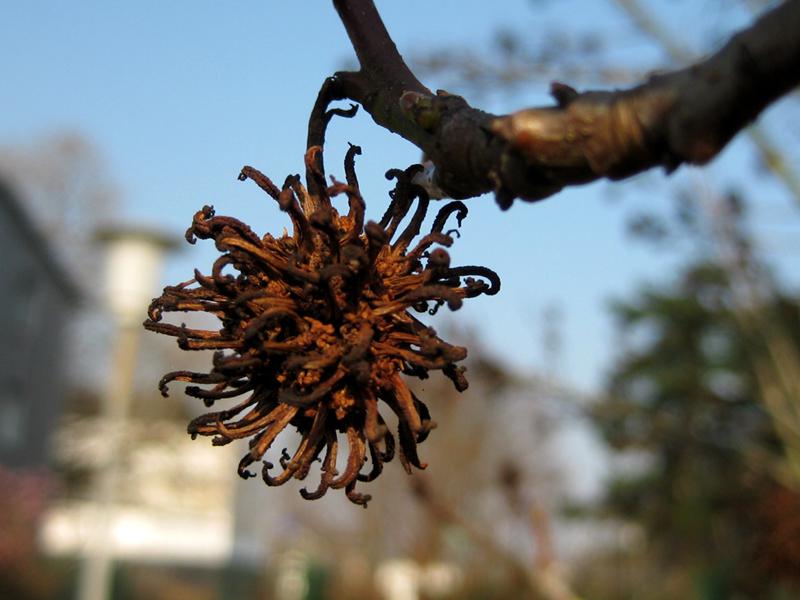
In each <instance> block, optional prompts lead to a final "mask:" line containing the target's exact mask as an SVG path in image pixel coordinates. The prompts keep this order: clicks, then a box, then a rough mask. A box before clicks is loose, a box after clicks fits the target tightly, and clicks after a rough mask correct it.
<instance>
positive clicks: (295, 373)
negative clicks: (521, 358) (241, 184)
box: [144, 146, 500, 505]
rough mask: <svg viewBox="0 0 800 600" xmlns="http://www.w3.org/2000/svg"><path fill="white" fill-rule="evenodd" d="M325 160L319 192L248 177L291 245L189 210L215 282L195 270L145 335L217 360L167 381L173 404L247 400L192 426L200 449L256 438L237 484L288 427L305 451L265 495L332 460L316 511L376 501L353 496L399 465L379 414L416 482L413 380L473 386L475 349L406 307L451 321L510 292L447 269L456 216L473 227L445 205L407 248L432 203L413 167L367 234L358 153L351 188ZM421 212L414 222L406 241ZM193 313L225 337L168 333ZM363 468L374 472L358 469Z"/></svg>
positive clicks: (250, 172)
mask: <svg viewBox="0 0 800 600" xmlns="http://www.w3.org/2000/svg"><path fill="white" fill-rule="evenodd" d="M320 151H321V150H320V148H319V147H313V148H311V149H310V150H309V151H308V153H307V154H306V166H307V168H308V173H309V177H310V178H311V179H313V180H314V181H313V182H309V189H313V190H316V193H314V194H310V193H309V191H308V189H306V187H304V186H303V185H302V184H301V183H300V178H299V177H298V176H290V177H288V178H287V179H286V181H285V183H284V185H283V187H282V188H281V189H278V187H277V186H275V185H274V184H273V183H272V182H271V181H270V180H269V179H268V178H267V177H266V176H264V175H263V174H261V173H260V172H258V171H256V170H255V169H253V168H251V167H245V168H244V169H242V173H241V175H240V177H239V178H240V179H242V180H244V179H248V178H249V179H252V180H254V181H255V182H256V183H257V184H258V185H259V186H260V187H261V188H262V189H263V190H264V191H265V192H267V193H268V194H269V195H270V196H271V197H272V198H274V199H275V200H276V201H277V202H278V203H279V205H280V207H281V209H282V210H284V211H285V212H287V213H288V215H289V217H290V219H291V221H292V225H293V232H292V234H291V235H289V234H285V235H283V236H282V237H280V238H274V237H272V236H271V235H269V234H267V235H264V237H262V238H260V237H258V236H257V235H256V234H255V233H253V231H252V230H251V229H250V228H249V227H248V226H247V225H245V224H244V223H242V222H241V221H238V220H237V219H234V218H232V217H223V216H217V215H216V214H215V213H214V210H213V208H212V207H209V206H205V207H203V209H202V210H201V211H199V212H198V213H197V214H195V216H194V220H193V222H192V226H191V227H190V228H189V229H188V231H187V232H186V238H187V240H188V241H189V242H190V243H194V242H195V240H196V238H200V239H212V240H214V242H215V244H216V247H217V249H218V250H219V251H220V252H222V255H221V256H220V257H219V258H218V259H217V260H216V262H215V263H214V265H213V267H212V269H211V274H210V275H203V274H201V273H200V272H199V271H197V270H195V273H194V275H195V276H194V278H193V279H191V280H189V281H186V282H184V283H181V284H178V285H176V286H168V287H166V288H164V292H163V294H162V295H161V296H160V297H158V298H156V299H154V300H153V302H152V304H151V305H150V309H149V314H148V316H149V318H148V319H147V320H146V321H145V323H144V326H145V327H146V328H147V329H149V330H151V331H155V332H158V333H163V334H166V335H171V336H174V337H176V338H177V340H178V345H179V346H180V347H181V348H183V349H185V350H202V349H214V350H216V352H215V353H214V359H213V367H212V369H211V370H210V372H208V373H195V372H189V371H175V372H172V373H168V374H167V375H165V376H164V377H163V378H162V379H161V382H160V384H159V387H160V389H161V391H162V393H163V394H164V395H167V385H168V383H170V382H171V381H183V382H189V383H192V384H194V385H189V386H187V387H186V390H185V391H186V393H187V394H188V395H189V396H193V397H196V398H200V399H202V400H203V401H204V402H205V404H206V405H207V406H209V407H210V406H212V405H214V403H215V402H217V401H219V400H229V399H238V401H236V400H234V401H235V402H236V403H235V404H234V406H232V407H231V408H227V409H224V410H219V411H213V412H209V413H207V414H204V415H202V416H200V417H198V418H196V419H194V420H193V421H191V423H189V427H188V430H189V433H190V434H191V435H192V436H193V437H195V436H197V435H203V436H212V437H213V439H212V443H213V444H214V445H224V444H228V443H230V442H232V441H233V440H236V439H242V438H248V439H249V445H250V450H249V452H248V453H247V454H246V455H245V456H244V457H243V458H242V460H241V461H240V463H239V469H238V471H239V475H241V476H242V477H244V478H247V477H251V476H254V474H253V473H251V472H250V471H249V470H248V468H249V467H250V466H251V465H252V464H253V463H255V462H257V461H259V460H262V459H263V457H264V455H265V453H266V452H267V450H268V449H269V448H270V446H271V445H272V443H273V442H274V440H275V438H276V437H277V436H278V434H279V433H280V432H281V431H283V430H284V429H285V428H286V427H288V426H289V425H291V426H293V427H294V428H296V429H297V431H298V432H299V433H300V436H301V441H300V443H299V445H298V447H297V448H296V449H295V451H294V453H293V454H289V453H288V452H287V451H286V449H284V450H283V452H282V455H281V458H280V460H279V463H280V469H279V470H278V472H277V474H273V473H272V472H271V471H272V469H273V468H274V465H272V464H271V463H269V462H266V461H265V462H264V465H263V469H262V476H263V479H264V481H265V482H266V483H267V485H281V484H283V483H285V482H286V481H288V480H289V479H291V478H295V479H300V480H302V479H304V478H305V477H306V476H307V475H308V473H309V470H310V468H311V465H312V463H313V462H314V460H315V459H317V458H318V457H319V456H323V458H322V466H321V479H320V483H319V485H318V487H317V488H316V489H315V490H312V491H308V490H307V489H305V488H304V489H301V490H300V494H301V495H302V496H303V497H304V498H306V499H315V498H319V497H321V496H322V495H323V494H325V492H326V491H327V490H328V489H329V488H333V489H337V488H344V489H345V492H346V494H347V497H348V498H349V499H350V500H351V501H353V502H355V503H357V504H363V505H366V503H367V501H368V500H369V499H370V496H368V495H365V494H360V493H359V492H356V490H355V486H356V482H358V481H371V480H373V479H375V478H376V477H377V476H378V475H380V473H381V471H382V469H383V464H384V463H385V462H388V461H390V460H391V459H392V457H393V456H394V453H395V438H394V435H393V434H392V433H391V432H390V431H389V430H388V428H387V426H386V423H385V421H384V419H383V417H382V416H381V413H380V411H379V407H378V404H379V402H383V403H384V404H386V405H387V406H388V407H389V408H390V409H391V410H392V411H393V412H394V413H395V414H396V415H397V419H398V423H399V425H398V431H397V435H398V439H399V452H398V453H399V457H400V462H401V463H402V464H403V467H404V468H405V469H406V471H408V472H409V473H410V472H411V468H412V467H416V468H420V469H423V468H425V464H424V463H422V462H421V461H420V459H419V457H418V455H417V444H418V443H420V442H422V441H423V440H424V439H425V438H426V437H427V436H428V432H429V431H430V430H431V429H432V428H433V427H434V423H433V421H431V418H430V413H429V412H428V408H427V406H426V405H425V404H424V403H423V402H422V401H421V400H420V399H419V398H417V397H416V395H415V394H414V393H413V392H412V391H411V390H410V389H409V388H408V386H407V385H406V383H405V382H404V380H403V375H412V376H415V377H419V378H425V377H427V376H428V371H429V370H431V369H436V370H441V371H442V372H443V373H444V374H445V375H446V376H447V377H449V378H450V379H451V380H452V381H453V383H454V385H455V387H456V388H457V389H458V390H459V391H462V390H464V389H465V388H466V387H467V381H466V379H465V377H464V368H463V367H458V366H456V363H457V362H459V361H461V360H463V359H464V358H465V357H466V354H467V351H466V349H465V348H463V347H459V346H454V345H451V344H448V343H446V342H444V341H443V340H441V339H440V338H439V337H438V336H437V335H436V332H435V331H434V330H433V329H432V328H430V327H427V326H425V325H424V324H423V323H422V322H421V321H419V320H418V319H417V317H415V316H414V315H413V314H412V313H411V312H410V310H409V309H413V310H415V311H417V312H425V311H427V312H429V313H430V314H433V313H435V312H436V310H437V309H438V308H439V307H440V306H441V305H443V304H447V305H448V307H449V308H451V309H457V308H459V307H460V306H461V303H462V300H463V299H464V298H471V297H474V296H478V295H479V294H490V295H491V294H495V293H497V291H498V289H499V286H500V281H499V279H498V277H497V275H496V274H495V273H494V272H493V271H491V270H489V269H486V268H484V267H451V266H450V257H449V255H448V253H447V251H446V250H444V248H443V247H449V246H450V245H451V244H452V243H453V238H452V237H451V235H449V233H450V232H448V233H445V232H444V226H445V223H446V221H447V220H448V218H449V217H450V216H451V215H453V214H455V215H456V218H457V219H458V222H459V224H460V223H461V220H462V219H463V218H464V217H465V216H466V213H467V209H466V206H464V204H463V203H461V202H451V203H449V204H446V205H445V206H444V207H443V208H442V209H441V210H440V211H439V213H438V215H437V217H436V219H435V220H434V223H433V227H432V229H431V231H430V233H428V234H427V235H424V236H422V238H421V239H419V240H418V241H417V243H416V244H415V245H414V246H412V245H411V244H412V242H413V241H414V239H415V238H416V237H417V236H418V234H419V232H420V228H421V226H422V222H423V219H424V218H425V215H426V212H427V209H428V204H429V200H428V197H427V195H426V193H425V191H424V189H422V188H421V187H419V186H416V185H414V184H413V183H412V178H413V176H414V175H415V174H416V173H417V172H418V170H419V169H420V168H421V167H420V166H419V165H415V166H413V167H410V168H409V169H406V170H405V171H400V170H393V171H390V172H389V173H387V177H388V178H395V179H397V185H396V187H395V189H394V190H393V191H392V192H391V193H390V195H391V197H392V201H391V204H390V206H389V208H388V210H387V211H386V213H385V214H384V216H383V218H382V219H381V221H380V222H379V223H375V222H368V223H366V225H365V224H364V208H365V205H364V201H363V200H362V198H361V194H360V193H359V189H358V182H357V180H356V176H355V171H354V157H355V155H356V154H358V153H360V149H359V148H358V147H357V146H352V147H351V148H350V150H349V151H348V153H347V156H346V158H345V172H346V173H347V183H338V182H334V183H333V184H332V185H331V186H326V184H325V182H324V178H323V177H322V175H321V173H319V171H317V170H315V165H316V164H318V163H317V158H318V157H317V153H318V152H320ZM342 194H344V195H346V196H347V198H348V205H349V211H348V213H347V214H346V215H340V214H339V213H338V212H337V211H336V209H335V208H334V207H333V206H332V204H331V197H334V196H338V195H342ZM414 200H416V201H417V206H416V210H415V211H414V213H413V215H412V216H411V219H410V221H409V223H408V225H406V226H405V228H403V229H402V230H401V229H400V225H401V222H402V221H403V220H404V218H405V217H406V216H407V214H408V213H409V211H410V209H411V207H412V205H413V204H414ZM434 245H438V246H440V247H437V248H434V249H431V248H432V246H434ZM229 269H233V270H235V271H237V272H238V274H236V275H232V274H229V273H227V272H226V270H229ZM476 277H477V278H476ZM190 311H195V312H205V313H209V314H212V315H215V316H216V317H217V318H218V319H219V321H220V323H221V328H220V329H219V330H218V331H209V330H201V329H190V328H188V327H186V326H185V325H180V326H178V325H174V324H169V323H164V322H162V321H161V316H162V313H164V312H190ZM197 384H199V385H197ZM201 385H202V386H206V387H200V386H201ZM207 386H210V387H207ZM340 435H341V436H343V438H344V439H345V440H346V442H347V447H348V457H347V463H346V465H347V466H346V467H345V468H344V470H343V472H342V473H341V474H340V473H338V472H337V470H336V458H337V452H338V449H339V445H340V443H341V442H340ZM367 453H369V459H367ZM367 460H369V461H371V463H372V464H371V468H370V469H369V470H368V471H367V472H363V473H362V468H363V467H364V464H365V463H366V462H367Z"/></svg>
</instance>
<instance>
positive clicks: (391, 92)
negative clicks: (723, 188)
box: [318, 0, 800, 208]
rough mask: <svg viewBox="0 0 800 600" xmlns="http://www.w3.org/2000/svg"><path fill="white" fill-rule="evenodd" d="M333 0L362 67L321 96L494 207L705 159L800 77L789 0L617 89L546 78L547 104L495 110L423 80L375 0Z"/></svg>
mask: <svg viewBox="0 0 800 600" xmlns="http://www.w3.org/2000/svg"><path fill="white" fill-rule="evenodd" d="M333 4H334V6H335V7H336V10H337V11H338V12H339V16H340V18H341V20H342V22H343V23H344V25H345V28H346V30H347V34H348V36H349V37H350V41H351V43H352V44H353V47H354V49H355V51H356V55H357V56H358V60H359V62H360V65H361V69H360V70H359V71H358V72H341V73H337V74H336V75H334V77H333V78H332V79H330V80H329V81H328V82H327V83H326V86H328V90H327V101H330V100H331V99H343V98H349V99H351V100H354V101H356V102H358V103H360V104H361V105H362V106H363V107H364V109H366V110H367V112H369V114H370V115H371V116H372V118H373V119H374V120H375V122H376V123H377V124H378V125H381V126H382V127H385V128H387V129H389V130H390V131H393V132H395V133H398V134H399V135H401V136H402V137H404V138H405V139H407V140H409V141H410V142H412V143H413V144H415V145H416V146H418V147H419V148H420V149H421V150H423V152H425V154H426V155H427V156H428V157H429V158H430V159H431V160H432V161H433V163H434V164H435V165H436V172H435V177H434V183H435V185H437V186H438V187H439V188H440V189H441V190H442V191H443V192H444V193H445V194H447V195H448V196H450V197H452V198H469V197H473V196H477V195H480V194H483V193H485V192H489V191H494V192H495V195H496V198H497V200H498V203H499V204H500V206H501V207H503V208H508V206H510V205H511V202H512V201H513V199H514V198H522V199H525V200H540V199H543V198H546V197H548V196H550V195H552V194H555V193H557V192H558V191H560V190H561V189H563V188H564V187H565V186H569V185H576V184H582V183H587V182H590V181H594V180H596V179H599V178H603V177H607V178H610V179H621V178H625V177H629V176H631V175H634V174H636V173H639V172H641V171H644V170H647V169H650V168H653V167H657V166H662V167H664V168H665V169H666V170H667V171H668V172H671V171H673V170H674V169H676V168H677V167H678V166H680V165H681V164H683V163H692V164H705V163H707V162H708V161H710V160H711V159H712V158H713V157H714V156H716V155H717V154H718V153H719V152H720V150H722V148H723V147H724V146H725V145H726V144H727V143H728V142H729V141H730V140H731V138H732V137H733V136H734V135H736V133H738V132H739V131H740V130H741V129H742V128H744V127H745V126H747V125H748V124H749V123H750V122H752V121H753V120H755V119H756V117H757V116H758V115H759V114H760V113H761V111H763V110H764V109H765V108H766V107H767V106H768V105H769V104H771V103H772V102H774V101H775V100H776V99H778V98H780V97H781V96H782V95H783V94H785V93H787V92H788V91H790V90H791V89H792V88H793V87H795V86H796V85H798V83H800V35H798V31H800V0H787V1H786V2H784V3H783V4H781V5H780V6H778V7H777V8H775V9H773V10H772V11H770V12H768V13H767V14H765V15H764V16H762V17H761V18H760V19H759V20H757V21H756V22H755V23H754V24H753V25H752V26H751V27H749V28H748V29H745V30H743V31H741V32H740V33H738V34H737V35H735V36H734V37H733V38H731V40H730V41H729V42H728V43H727V44H726V45H725V46H723V47H722V48H721V49H720V50H719V51H718V52H716V53H715V54H713V55H712V56H710V57H709V58H708V59H706V60H704V61H702V62H700V63H697V64H695V65H692V66H690V67H688V68H685V69H681V70H678V71H673V72H671V73H666V74H661V75H656V76H653V77H651V78H650V79H649V80H648V81H647V82H645V83H643V84H641V85H639V86H636V87H634V88H632V89H629V90H621V91H602V92H598V91H589V92H585V93H578V92H577V91H575V90H573V89H572V88H570V87H569V86H567V85H564V84H560V83H554V84H553V87H552V90H551V91H552V94H553V96H554V97H555V99H556V103H557V104H556V106H553V107H543V108H531V109H526V110H522V111H519V112H516V113H513V114H511V115H506V116H497V115H492V114H489V113H486V112H484V111H481V110H479V109H476V108H473V107H471V106H470V105H469V104H468V103H467V101H466V100H464V99H463V98H461V97H459V96H454V95H451V94H448V93H447V92H443V91H441V90H439V91H437V92H436V93H435V94H433V93H432V92H431V91H430V90H428V89H427V88H426V87H425V86H424V85H423V84H422V83H421V82H420V81H419V80H418V79H417V78H416V76H415V75H414V74H413V73H412V72H411V70H410V69H409V68H408V66H407V65H406V64H405V62H404V61H403V58H402V57H401V56H400V53H399V52H398V51H397V47H396V46H395V44H394V42H392V40H391V37H390V36H389V33H388V32H387V31H386V27H385V26H384V24H383V22H382V21H381V18H380V16H379V14H378V12H377V10H376V8H375V6H374V4H373V1H372V0H333ZM318 104H319V101H318ZM326 106H327V104H326ZM323 109H324V107H323Z"/></svg>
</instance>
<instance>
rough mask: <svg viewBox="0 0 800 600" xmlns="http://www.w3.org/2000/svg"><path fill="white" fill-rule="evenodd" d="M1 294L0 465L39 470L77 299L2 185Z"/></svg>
mask: <svg viewBox="0 0 800 600" xmlns="http://www.w3.org/2000/svg"><path fill="white" fill-rule="evenodd" d="M0 291H1V293H0V340H2V343H0V464H3V465H6V466H9V467H13V468H37V467H43V466H45V465H46V464H47V463H48V461H49V456H48V449H49V444H50V439H51V437H52V432H53V428H54V427H55V425H56V422H57V420H58V415H59V412H60V407H61V402H62V399H63V396H64V392H65V386H64V385H63V379H62V371H61V364H60V362H61V360H60V359H61V357H62V356H63V354H64V353H63V347H62V345H63V343H64V330H65V325H66V323H67V321H68V319H69V315H70V310H71V308H72V307H73V306H74V305H75V304H76V303H77V301H78V299H79V292H78V289H77V287H76V286H75V285H74V283H73V282H72V281H71V280H70V279H69V278H68V276H67V275H66V273H65V271H64V270H63V269H62V268H61V267H60V266H59V264H58V262H57V259H56V258H55V257H54V256H53V254H52V249H51V248H50V247H49V246H48V244H47V240H46V239H45V238H44V237H42V236H41V235H40V234H39V232H38V231H37V230H36V228H35V227H34V226H33V224H32V222H31V221H30V219H29V218H28V216H27V215H26V214H25V212H24V210H23V209H22V206H21V199H20V198H19V197H17V196H16V195H15V194H14V192H13V191H12V189H11V188H10V187H9V186H8V185H7V184H5V183H4V182H2V181H0Z"/></svg>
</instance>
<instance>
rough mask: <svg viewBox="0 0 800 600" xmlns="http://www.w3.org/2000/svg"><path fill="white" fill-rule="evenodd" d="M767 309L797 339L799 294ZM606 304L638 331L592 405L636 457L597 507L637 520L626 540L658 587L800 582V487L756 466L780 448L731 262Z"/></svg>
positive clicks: (616, 441)
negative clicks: (648, 564)
mask: <svg viewBox="0 0 800 600" xmlns="http://www.w3.org/2000/svg"><path fill="white" fill-rule="evenodd" d="M763 309H764V310H767V311H769V312H770V313H771V314H773V315H774V318H775V319H776V320H777V324H778V325H779V326H781V327H785V328H786V330H787V331H791V332H793V334H794V335H795V336H796V337H795V340H794V341H795V342H797V341H800V336H798V334H800V311H799V310H798V306H797V304H796V303H795V302H793V301H792V300H791V299H789V298H785V297H781V296H778V297H775V298H773V299H772V300H771V306H769V307H763ZM614 312H615V314H616V315H617V318H618V319H619V322H620V325H621V327H622V329H623V331H624V333H625V334H626V335H627V336H630V337H633V338H636V340H637V341H638V342H639V343H638V344H636V347H635V348H633V349H632V350H631V351H630V352H629V353H626V354H624V355H623V356H622V357H621V360H620V361H619V363H618V365H617V366H616V368H615V369H614V371H613V373H612V375H611V378H610V384H609V389H608V399H607V400H605V401H604V402H601V403H599V404H598V405H597V406H596V407H595V409H594V416H595V422H596V424H597V426H598V428H599V429H600V431H601V432H602V433H603V435H604V437H605V439H606V440H607V441H608V443H609V444H610V445H611V446H612V447H613V448H614V449H615V450H619V451H626V452H628V453H629V454H632V455H633V456H634V457H635V458H636V459H638V460H637V462H638V463H639V467H638V468H635V469H631V470H629V471H628V472H625V473H622V474H620V475H619V476H617V477H616V478H615V479H614V480H612V481H611V482H610V484H609V487H608V490H607V495H606V499H605V502H604V505H603V506H602V509H605V510H606V511H608V512H607V514H610V515H613V516H614V517H616V518H618V519H622V520H625V521H628V522H634V523H636V524H637V525H638V526H639V527H640V528H641V531H642V533H643V537H642V539H641V540H640V541H639V543H638V544H636V545H634V546H633V548H632V551H634V552H636V553H646V554H647V555H648V556H649V558H650V559H651V560H652V561H653V568H657V570H658V572H659V573H660V577H661V581H662V582H664V584H665V589H662V590H661V591H660V592H658V593H656V595H655V596H654V597H690V596H693V597H702V598H726V597H731V595H733V594H734V593H736V594H739V595H742V594H743V595H744V596H743V597H756V596H757V595H758V594H759V593H766V592H767V591H775V590H779V589H781V588H782V586H788V585H790V584H791V583H794V584H797V583H800V580H798V574H800V554H798V549H799V548H798V545H797V544H796V543H794V544H792V543H786V541H787V540H791V539H792V538H794V539H800V530H798V529H797V525H798V522H797V515H798V514H800V495H798V494H797V493H796V492H795V491H792V490H790V489H788V488H786V487H784V486H783V485H781V484H780V483H779V482H778V481H776V480H775V478H773V477H772V475H771V473H770V469H769V466H770V465H769V464H768V463H767V464H764V463H765V461H771V460H773V458H772V457H773V455H775V454H776V453H778V452H779V449H780V441H779V439H778V438H777V436H776V434H775V431H774V428H773V423H772V421H771V419H770V415H769V413H768V412H767V411H766V410H765V409H764V408H763V405H762V404H761V402H760V389H759V382H758V378H757V375H756V373H755V364H756V360H757V359H758V357H759V356H763V354H764V353H765V352H766V351H767V350H766V348H765V347H764V344H763V340H761V339H753V337H752V336H750V335H748V333H747V332H745V331H742V329H741V327H740V325H739V322H738V320H737V318H736V315H735V314H734V310H733V309H732V307H731V300H730V280H729V276H728V274H727V273H726V272H725V271H724V270H723V269H721V268H720V267H719V266H718V265H715V264H709V263H696V264H691V265H688V266H687V268H686V269H685V270H684V272H682V273H681V274H680V276H679V277H678V283H677V285H674V286H672V285H670V286H668V287H666V286H664V287H663V288H662V289H655V290H648V291H644V292H642V293H641V294H640V295H639V296H638V297H636V298H634V299H632V300H630V301H627V302H620V303H618V304H617V305H616V306H615V308H614ZM777 505H780V506H781V510H782V511H783V512H784V514H783V515H781V516H780V517H778V515H776V514H775V513H774V512H773V510H774V509H773V508H771V507H774V506H777ZM630 567H631V571H633V569H634V568H635V567H634V565H633V564H631V565H630ZM636 575H637V577H635V579H634V580H632V581H630V582H629V583H630V585H631V586H633V587H632V589H631V590H630V592H631V593H632V594H633V595H634V596H635V597H651V596H650V595H649V594H650V593H652V592H649V593H648V591H647V588H646V587H644V586H649V585H650V584H649V583H647V581H648V579H649V578H647V577H642V573H638V574H636ZM636 579H638V581H637V580H636ZM768 582H772V583H768ZM786 589H789V588H788V587H787V588H786ZM791 589H793V590H794V592H795V593H797V591H798V588H797V587H793V588H791ZM765 597H767V596H765Z"/></svg>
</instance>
